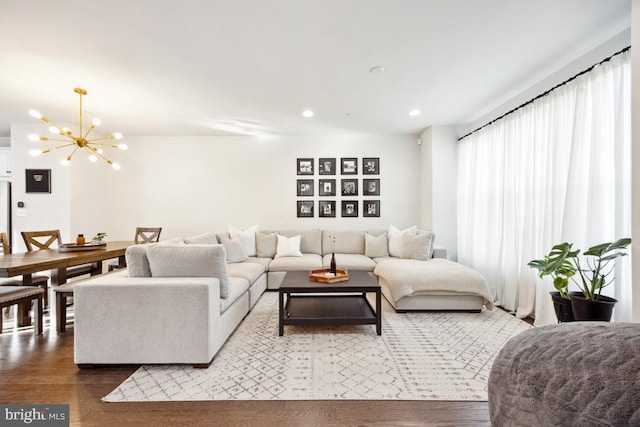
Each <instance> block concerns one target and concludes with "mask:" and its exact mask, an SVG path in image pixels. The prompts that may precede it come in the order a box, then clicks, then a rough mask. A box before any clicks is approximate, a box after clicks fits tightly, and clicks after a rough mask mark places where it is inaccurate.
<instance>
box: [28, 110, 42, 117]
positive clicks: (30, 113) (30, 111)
mask: <svg viewBox="0 0 640 427" xmlns="http://www.w3.org/2000/svg"><path fill="white" fill-rule="evenodd" d="M29 115H31V117H35V118H36V119H41V118H42V114H40V113H38V112H37V111H36V110H29Z"/></svg>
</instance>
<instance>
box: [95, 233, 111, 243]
mask: <svg viewBox="0 0 640 427" xmlns="http://www.w3.org/2000/svg"><path fill="white" fill-rule="evenodd" d="M105 237H107V233H98V234H96V235H95V236H93V239H91V241H93V242H102V240H103V239H104V238H105Z"/></svg>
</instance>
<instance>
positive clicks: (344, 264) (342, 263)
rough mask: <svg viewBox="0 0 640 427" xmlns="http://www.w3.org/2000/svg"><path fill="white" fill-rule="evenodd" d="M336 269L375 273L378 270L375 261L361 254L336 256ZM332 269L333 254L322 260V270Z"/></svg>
mask: <svg viewBox="0 0 640 427" xmlns="http://www.w3.org/2000/svg"><path fill="white" fill-rule="evenodd" d="M335 255H336V268H339V269H342V270H344V269H347V270H365V271H373V269H374V268H376V263H375V261H374V260H372V259H371V258H369V257H368V256H365V255H359V254H335ZM329 267H331V254H326V255H325V256H324V257H323V258H322V268H329Z"/></svg>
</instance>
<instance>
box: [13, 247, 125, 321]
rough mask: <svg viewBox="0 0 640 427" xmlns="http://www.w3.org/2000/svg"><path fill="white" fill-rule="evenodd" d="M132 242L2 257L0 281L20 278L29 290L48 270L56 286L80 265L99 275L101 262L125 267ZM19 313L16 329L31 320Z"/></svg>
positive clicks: (56, 249)
mask: <svg viewBox="0 0 640 427" xmlns="http://www.w3.org/2000/svg"><path fill="white" fill-rule="evenodd" d="M133 245H135V242H133V241H115V242H107V244H106V245H105V246H103V247H100V248H98V249H91V250H78V251H64V252H63V251H61V250H59V249H58V248H54V249H40V250H37V251H32V252H22V253H13V254H5V255H2V256H0V277H14V276H20V275H22V284H23V285H25V286H31V285H32V284H33V282H32V280H33V279H32V277H33V274H34V273H38V272H41V271H47V270H51V285H52V286H58V285H62V284H64V283H66V282H67V267H72V266H74V265H82V264H92V263H95V264H96V265H97V267H96V269H95V271H94V272H92V273H91V274H92V275H93V274H102V261H105V260H108V259H111V258H118V266H119V267H125V266H126V263H125V252H126V250H127V248H128V247H129V246H133ZM25 312H26V310H24V309H19V310H18V313H19V314H18V326H27V325H29V324H30V323H31V319H30V318H29V316H28V315H27V314H26V313H25Z"/></svg>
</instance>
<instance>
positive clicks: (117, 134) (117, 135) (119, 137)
mask: <svg viewBox="0 0 640 427" xmlns="http://www.w3.org/2000/svg"><path fill="white" fill-rule="evenodd" d="M113 137H114V138H115V139H122V134H121V133H120V132H116V133H114V134H113Z"/></svg>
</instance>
